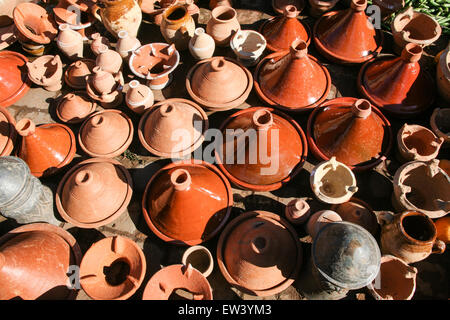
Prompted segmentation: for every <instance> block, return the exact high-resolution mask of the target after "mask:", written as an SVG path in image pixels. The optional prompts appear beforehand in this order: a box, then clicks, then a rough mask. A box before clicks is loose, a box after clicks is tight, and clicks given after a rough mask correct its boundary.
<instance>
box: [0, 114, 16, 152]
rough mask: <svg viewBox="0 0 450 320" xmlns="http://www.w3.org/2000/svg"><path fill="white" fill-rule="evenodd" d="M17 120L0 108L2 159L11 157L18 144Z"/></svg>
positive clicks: (0, 147) (0, 149) (0, 148)
mask: <svg viewBox="0 0 450 320" xmlns="http://www.w3.org/2000/svg"><path fill="white" fill-rule="evenodd" d="M15 126H16V120H14V117H13V116H11V114H10V113H9V112H8V110H6V109H5V108H3V107H0V157H3V156H9V155H10V154H11V152H12V151H13V149H14V144H15V142H16V136H17V134H16V128H15Z"/></svg>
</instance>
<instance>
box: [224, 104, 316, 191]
mask: <svg viewBox="0 0 450 320" xmlns="http://www.w3.org/2000/svg"><path fill="white" fill-rule="evenodd" d="M220 130H221V131H222V133H223V134H224V139H223V143H222V145H220V146H219V148H217V150H216V159H217V163H218V166H219V168H220V169H221V170H222V171H223V172H224V173H225V175H226V176H227V178H228V179H230V180H231V181H232V182H233V183H234V184H236V185H238V186H240V187H242V188H245V189H250V190H254V191H272V190H276V189H279V188H281V187H282V185H283V184H285V183H287V182H288V181H289V180H291V179H292V178H293V177H294V176H295V175H296V174H297V173H298V172H299V171H300V170H301V168H302V166H303V163H304V161H305V159H306V156H307V153H308V144H307V142H306V138H305V135H304V133H303V130H302V129H301V128H300V126H299V125H298V124H297V123H296V122H295V121H294V120H293V119H292V118H291V117H289V116H288V115H286V114H284V113H282V112H280V111H277V110H274V109H271V108H263V107H253V108H248V109H244V110H242V111H238V112H237V113H235V114H233V115H231V116H230V117H229V118H228V119H226V120H225V122H224V123H223V124H222V125H221V127H220ZM256 150H259V151H258V152H256ZM230 151H232V152H233V154H230Z"/></svg>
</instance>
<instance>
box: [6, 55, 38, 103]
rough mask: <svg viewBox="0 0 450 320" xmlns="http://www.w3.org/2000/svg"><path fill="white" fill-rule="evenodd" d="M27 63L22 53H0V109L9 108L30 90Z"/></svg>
mask: <svg viewBox="0 0 450 320" xmlns="http://www.w3.org/2000/svg"><path fill="white" fill-rule="evenodd" d="M27 62H28V59H27V58H26V57H25V56H23V55H21V54H20V53H17V52H13V51H2V52H0V107H9V106H10V105H12V104H14V103H16V102H17V101H19V100H20V99H21V98H22V97H23V96H24V95H25V94H26V93H27V92H28V90H30V87H31V80H30V79H29V78H28V69H27V66H26V63H27Z"/></svg>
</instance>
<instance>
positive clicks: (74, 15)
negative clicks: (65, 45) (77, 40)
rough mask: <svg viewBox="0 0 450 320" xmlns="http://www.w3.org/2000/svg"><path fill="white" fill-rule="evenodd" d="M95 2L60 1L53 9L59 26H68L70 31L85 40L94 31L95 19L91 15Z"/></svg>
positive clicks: (88, 0)
mask: <svg viewBox="0 0 450 320" xmlns="http://www.w3.org/2000/svg"><path fill="white" fill-rule="evenodd" d="M94 2H95V1H90V0H87V1H77V0H76V1H64V0H63V1H59V3H58V5H57V6H56V7H54V8H53V9H52V11H53V14H54V15H55V21H56V23H57V24H59V25H62V24H68V25H69V27H70V29H72V30H74V31H76V32H77V33H79V34H80V35H81V37H82V39H83V40H88V36H89V35H91V34H92V32H93V30H94V26H93V25H94V22H95V18H94V16H93V15H91V14H90V13H89V10H90V9H91V8H92V6H93V5H94Z"/></svg>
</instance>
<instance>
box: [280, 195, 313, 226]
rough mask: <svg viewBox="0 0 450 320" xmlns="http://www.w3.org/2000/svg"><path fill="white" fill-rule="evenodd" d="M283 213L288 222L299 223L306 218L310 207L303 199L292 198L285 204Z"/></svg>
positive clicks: (303, 221) (309, 212)
mask: <svg viewBox="0 0 450 320" xmlns="http://www.w3.org/2000/svg"><path fill="white" fill-rule="evenodd" d="M284 215H285V217H286V219H287V220H288V221H289V222H290V223H292V224H296V225H300V224H303V223H305V222H306V221H307V220H308V218H309V216H310V215H311V208H310V207H309V204H308V202H306V201H305V200H301V199H294V200H291V201H290V202H289V203H288V204H287V206H286V209H285V211H284Z"/></svg>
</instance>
